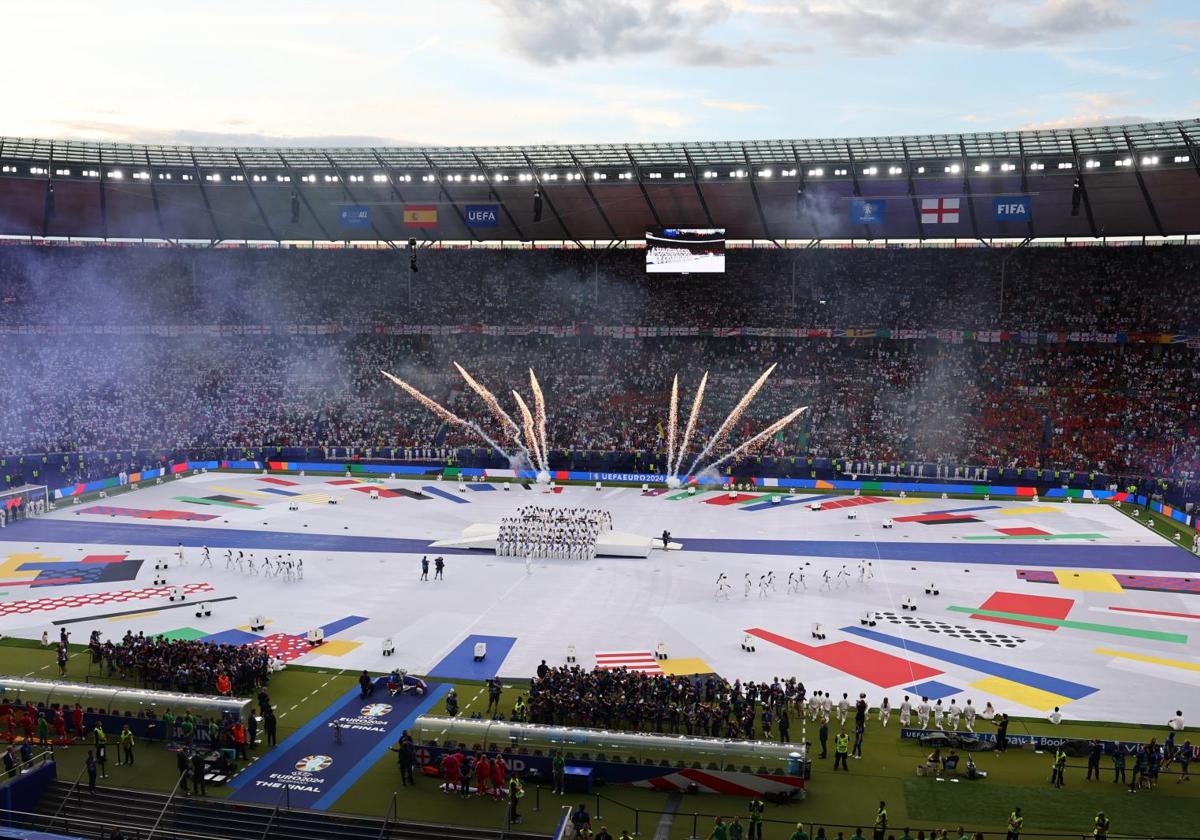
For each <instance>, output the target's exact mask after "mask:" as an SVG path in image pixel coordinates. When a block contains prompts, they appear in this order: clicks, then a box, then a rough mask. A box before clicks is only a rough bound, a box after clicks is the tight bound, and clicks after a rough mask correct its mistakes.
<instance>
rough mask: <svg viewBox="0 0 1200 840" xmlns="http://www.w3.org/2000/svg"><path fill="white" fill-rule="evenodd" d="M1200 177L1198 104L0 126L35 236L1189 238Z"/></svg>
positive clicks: (24, 217) (26, 231) (8, 186)
mask: <svg viewBox="0 0 1200 840" xmlns="http://www.w3.org/2000/svg"><path fill="white" fill-rule="evenodd" d="M1198 188H1200V119H1191V120H1181V121H1174V122H1159V123H1149V124H1140V125H1123V126H1104V127H1094V128H1073V129H1057V130H1035V131H1010V132H996V133H976V134H941V135H920V136H903V137H901V136H896V137H874V138H848V139H829V140H767V141H746V142H719V143H718V142H698V143H653V144H611V145H575V146H567V145H560V146H528V147H518V146H503V147H500V146H489V147H438V148H422V147H407V146H394V147H377V148H329V149H322V148H270V147H200V146H161V145H139V144H115V143H93V142H80V141H63V140H37V139H21V138H9V137H2V138H0V236H21V237H55V238H57V237H70V238H84V239H88V238H96V239H171V240H200V241H216V240H222V241H232V242H237V241H265V242H283V241H307V242H318V241H319V242H386V243H391V244H399V243H403V242H406V241H407V240H409V239H410V238H416V239H418V240H421V241H441V242H449V241H463V242H496V241H503V242H528V241H547V242H578V243H585V242H612V241H621V240H640V239H642V237H643V236H644V234H645V232H646V231H652V230H657V229H662V228H666V227H687V226H694V227H710V228H711V227H717V228H725V229H726V231H727V236H728V238H730V239H733V240H758V241H763V242H770V241H774V242H777V243H780V242H784V241H787V240H830V239H875V240H878V239H957V240H971V239H975V240H992V239H1009V240H1023V239H1026V238H1035V239H1037V238H1075V237H1090V238H1094V237H1126V236H1134V237H1162V236H1188V235H1194V234H1198V233H1200V201H1197V200H1196V194H1197V189H1198ZM535 194H536V196H535ZM535 205H536V206H535Z"/></svg>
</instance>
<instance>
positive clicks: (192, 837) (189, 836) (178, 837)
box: [0, 808, 227, 840]
mask: <svg viewBox="0 0 1200 840" xmlns="http://www.w3.org/2000/svg"><path fill="white" fill-rule="evenodd" d="M0 815H3V816H5V817H20V818H23V820H24V821H25V822H27V823H29V824H30V825H34V824H35V820H37V819H40V818H41V817H42V815H41V814H39V813H37V812H36V811H17V810H14V809H12V808H0ZM76 824H77V825H81V826H85V827H86V829H87V830H85V831H81V830H80V829H73V828H71V821H70V820H66V819H64V820H63V829H62V830H63V831H70V832H73V833H81V834H87V835H88V836H92V835H93V834H94V831H93V830H94V829H96V828H101V829H103V830H104V831H105V832H107V829H108V828H109V827H111V826H113V825H118V824H119V821H118V820H116V819H115V818H110V819H104V820H97V819H92V818H89V817H81V818H79V819H78V820H76ZM125 833H126V834H130V833H133V834H134V835H135V837H136V838H137V840H150V835H148V834H147V835H145V836H144V837H143V835H142V834H141V829H138V828H128V829H125ZM96 836H101V837H107V836H108V834H107V833H104V834H99V835H96ZM171 840H227V838H225V837H218V836H217V835H215V834H195V833H193V832H190V831H179V830H178V829H172V830H171Z"/></svg>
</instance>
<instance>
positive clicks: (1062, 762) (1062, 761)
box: [1050, 747, 1067, 788]
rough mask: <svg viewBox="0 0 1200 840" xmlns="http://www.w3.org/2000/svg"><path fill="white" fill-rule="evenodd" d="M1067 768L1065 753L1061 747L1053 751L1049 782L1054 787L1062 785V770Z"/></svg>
mask: <svg viewBox="0 0 1200 840" xmlns="http://www.w3.org/2000/svg"><path fill="white" fill-rule="evenodd" d="M1066 769H1067V754H1066V753H1065V752H1063V748H1062V747H1058V748H1057V749H1056V750H1055V751H1054V764H1053V765H1052V766H1051V768H1050V783H1051V784H1052V785H1054V786H1055V787H1056V788H1060V787H1062V786H1063V784H1064V782H1063V771H1064V770H1066Z"/></svg>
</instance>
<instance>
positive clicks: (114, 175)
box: [108, 169, 125, 181]
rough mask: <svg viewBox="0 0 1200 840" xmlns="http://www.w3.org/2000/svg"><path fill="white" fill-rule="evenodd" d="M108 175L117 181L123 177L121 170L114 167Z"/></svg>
mask: <svg viewBox="0 0 1200 840" xmlns="http://www.w3.org/2000/svg"><path fill="white" fill-rule="evenodd" d="M108 177H109V178H112V179H113V180H116V181H119V180H121V179H122V178H124V177H125V173H124V172H122V171H121V170H120V169H114V170H112V171H111V172H109V173H108Z"/></svg>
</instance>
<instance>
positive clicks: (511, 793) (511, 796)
mask: <svg viewBox="0 0 1200 840" xmlns="http://www.w3.org/2000/svg"><path fill="white" fill-rule="evenodd" d="M520 798H521V782H520V781H519V780H518V779H517V777H516V776H513V777H511V778H510V779H509V780H508V821H509V822H510V823H512V824H514V825H515V824H517V823H519V822H520V821H521V815H520V814H518V813H517V801H518V800H519V799H520Z"/></svg>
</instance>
